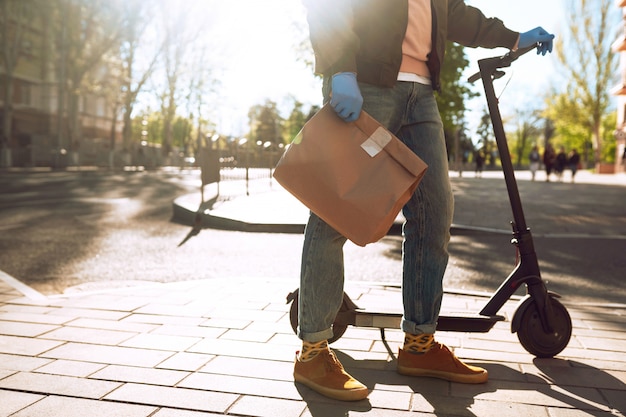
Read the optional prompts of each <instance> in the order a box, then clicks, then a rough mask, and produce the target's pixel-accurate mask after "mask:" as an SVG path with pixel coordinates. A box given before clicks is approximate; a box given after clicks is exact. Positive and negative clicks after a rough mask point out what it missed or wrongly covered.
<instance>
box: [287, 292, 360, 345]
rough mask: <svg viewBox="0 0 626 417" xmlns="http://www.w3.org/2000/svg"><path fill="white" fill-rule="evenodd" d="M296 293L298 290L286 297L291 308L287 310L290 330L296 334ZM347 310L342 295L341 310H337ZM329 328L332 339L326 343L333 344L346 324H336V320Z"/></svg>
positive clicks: (341, 333) (344, 330) (343, 331)
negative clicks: (330, 328) (331, 332)
mask: <svg viewBox="0 0 626 417" xmlns="http://www.w3.org/2000/svg"><path fill="white" fill-rule="evenodd" d="M298 293H299V290H295V291H294V292H292V293H289V295H288V296H287V302H290V301H291V308H290V309H289V321H290V322H291V329H292V330H293V332H294V333H296V334H297V333H298ZM348 310H349V307H348V305H347V304H346V301H345V293H344V302H342V303H341V308H340V309H339V312H344V311H348ZM331 327H332V330H333V337H331V338H330V339H328V343H333V342H335V341H336V340H338V339H339V338H340V337H341V336H343V334H344V333H345V332H346V330H347V329H348V325H347V324H340V323H337V320H336V319H335V322H334V323H333V325H332V326H331Z"/></svg>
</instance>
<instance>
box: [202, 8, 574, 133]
mask: <svg viewBox="0 0 626 417" xmlns="http://www.w3.org/2000/svg"><path fill="white" fill-rule="evenodd" d="M565 2H566V0H523V1H522V0H515V1H514V0H467V1H466V3H467V4H469V5H472V6H475V7H478V8H479V9H481V10H482V11H483V12H484V13H485V15H487V16H495V17H498V18H500V19H501V20H503V21H504V23H505V24H506V25H507V27H509V28H511V29H513V30H516V31H520V32H523V31H526V30H530V29H532V28H535V27H537V26H542V27H543V28H545V29H546V30H548V31H550V32H553V33H555V34H556V36H559V33H560V32H562V31H563V30H564V29H565V24H564V22H565V7H564V4H565ZM211 3H212V4H215V7H214V8H212V9H211V10H212V13H213V14H214V18H213V19H212V21H213V22H217V24H216V25H217V26H215V27H214V28H213V29H212V30H211V33H212V34H213V36H217V37H218V39H219V41H220V44H221V45H222V46H221V48H220V52H219V56H220V66H221V68H222V69H221V75H220V79H221V85H222V88H221V90H220V91H221V95H222V97H221V99H220V106H219V108H216V109H215V110H214V111H215V112H216V114H215V116H214V117H215V118H216V119H217V122H218V125H219V126H218V130H220V131H222V132H223V133H226V134H232V135H235V136H237V135H242V134H244V133H245V132H246V131H247V125H246V124H247V113H248V110H249V109H250V107H251V106H253V105H255V104H262V103H264V102H265V100H267V99H270V100H273V101H275V102H277V103H278V104H279V108H281V109H290V108H291V107H290V101H289V100H288V99H287V97H289V96H292V97H295V98H297V99H298V100H299V101H301V102H304V103H305V104H307V105H313V104H318V105H319V104H320V103H321V91H320V88H321V87H320V81H319V80H318V79H316V78H314V77H313V75H312V69H311V68H309V67H307V66H306V65H305V64H304V63H303V62H301V61H298V60H297V54H296V52H295V50H294V47H295V45H296V44H297V43H299V42H300V40H301V39H303V38H304V39H306V36H307V33H308V32H307V30H308V29H307V27H306V19H305V12H304V10H303V8H302V6H301V4H300V2H299V1H298V0H263V1H259V0H229V1H219V0H218V1H214V2H211ZM466 53H467V55H468V58H469V60H470V63H471V64H470V67H469V68H468V70H467V71H466V74H467V75H468V76H469V75H471V74H472V73H474V72H476V71H477V69H478V65H477V63H476V62H477V60H478V59H481V58H485V57H488V56H497V55H501V54H503V53H506V50H505V49H499V50H495V51H494V50H485V49H471V48H466ZM555 62H556V57H554V56H545V57H543V56H537V55H536V54H533V53H530V54H527V55H525V56H524V57H522V58H520V59H519V60H518V61H517V62H516V63H515V64H514V67H512V68H511V69H510V70H509V71H508V72H507V76H505V77H504V78H503V79H501V80H498V81H497V82H496V92H497V93H498V94H500V93H501V92H502V88H503V87H504V85H505V84H507V80H508V85H507V86H506V89H505V90H504V94H502V97H501V109H502V112H503V114H505V113H506V109H507V108H509V107H510V106H509V105H508V104H507V103H516V104H517V105H519V104H520V103H528V102H530V101H532V100H535V101H536V100H537V99H538V98H540V97H541V96H542V94H543V93H544V92H545V91H546V90H547V89H549V87H550V84H551V83H553V82H555V80H558V74H556V68H557V67H556V65H555ZM475 89H476V91H477V92H479V93H482V87H481V85H480V82H479V83H477V85H476V88H475ZM468 107H469V108H470V111H469V112H468V115H467V118H468V122H469V123H468V124H469V127H470V129H471V128H473V127H474V125H473V121H474V120H476V119H479V118H480V113H481V112H482V111H483V109H484V108H485V104H484V97H483V96H482V94H481V96H480V97H479V98H478V99H474V100H472V101H471V102H470V103H468ZM283 116H287V114H283Z"/></svg>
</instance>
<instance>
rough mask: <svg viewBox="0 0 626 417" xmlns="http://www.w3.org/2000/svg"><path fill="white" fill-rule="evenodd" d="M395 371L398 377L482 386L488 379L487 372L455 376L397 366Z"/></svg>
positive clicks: (453, 374) (449, 373)
mask: <svg viewBox="0 0 626 417" xmlns="http://www.w3.org/2000/svg"><path fill="white" fill-rule="evenodd" d="M397 371H398V373H399V374H400V375H406V376H425V377H430V378H439V379H445V380H446V381H450V382H460V383H462V384H484V383H485V382H487V380H488V379H489V373H488V372H487V371H485V372H482V373H480V374H471V375H465V374H455V373H452V372H444V371H434V370H430V369H416V368H409V367H404V366H398V368H397Z"/></svg>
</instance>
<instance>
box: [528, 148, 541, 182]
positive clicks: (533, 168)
mask: <svg viewBox="0 0 626 417" xmlns="http://www.w3.org/2000/svg"><path fill="white" fill-rule="evenodd" d="M528 160H529V161H530V179H531V181H534V180H535V176H536V175H537V171H539V163H540V161H541V157H540V156H539V147H538V146H537V145H533V148H532V149H531V151H530V154H528Z"/></svg>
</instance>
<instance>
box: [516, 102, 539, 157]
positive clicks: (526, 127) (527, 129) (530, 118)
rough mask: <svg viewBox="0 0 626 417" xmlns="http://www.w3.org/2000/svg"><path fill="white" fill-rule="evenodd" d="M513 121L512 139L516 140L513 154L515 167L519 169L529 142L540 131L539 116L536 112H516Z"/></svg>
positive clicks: (527, 110)
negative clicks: (515, 125)
mask: <svg viewBox="0 0 626 417" xmlns="http://www.w3.org/2000/svg"><path fill="white" fill-rule="evenodd" d="M515 120H516V121H517V128H516V129H515V133H514V137H515V139H516V141H515V146H514V149H513V151H514V153H515V157H516V159H517V163H516V165H517V167H518V168H519V167H521V165H522V159H523V158H524V154H525V152H526V151H527V150H528V148H529V146H528V145H529V144H530V143H529V142H530V140H532V139H533V138H536V137H537V136H538V135H539V133H540V132H541V129H540V128H539V126H538V125H539V123H540V122H541V114H540V112H539V111H537V110H531V109H526V110H522V109H520V110H516V112H515Z"/></svg>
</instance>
